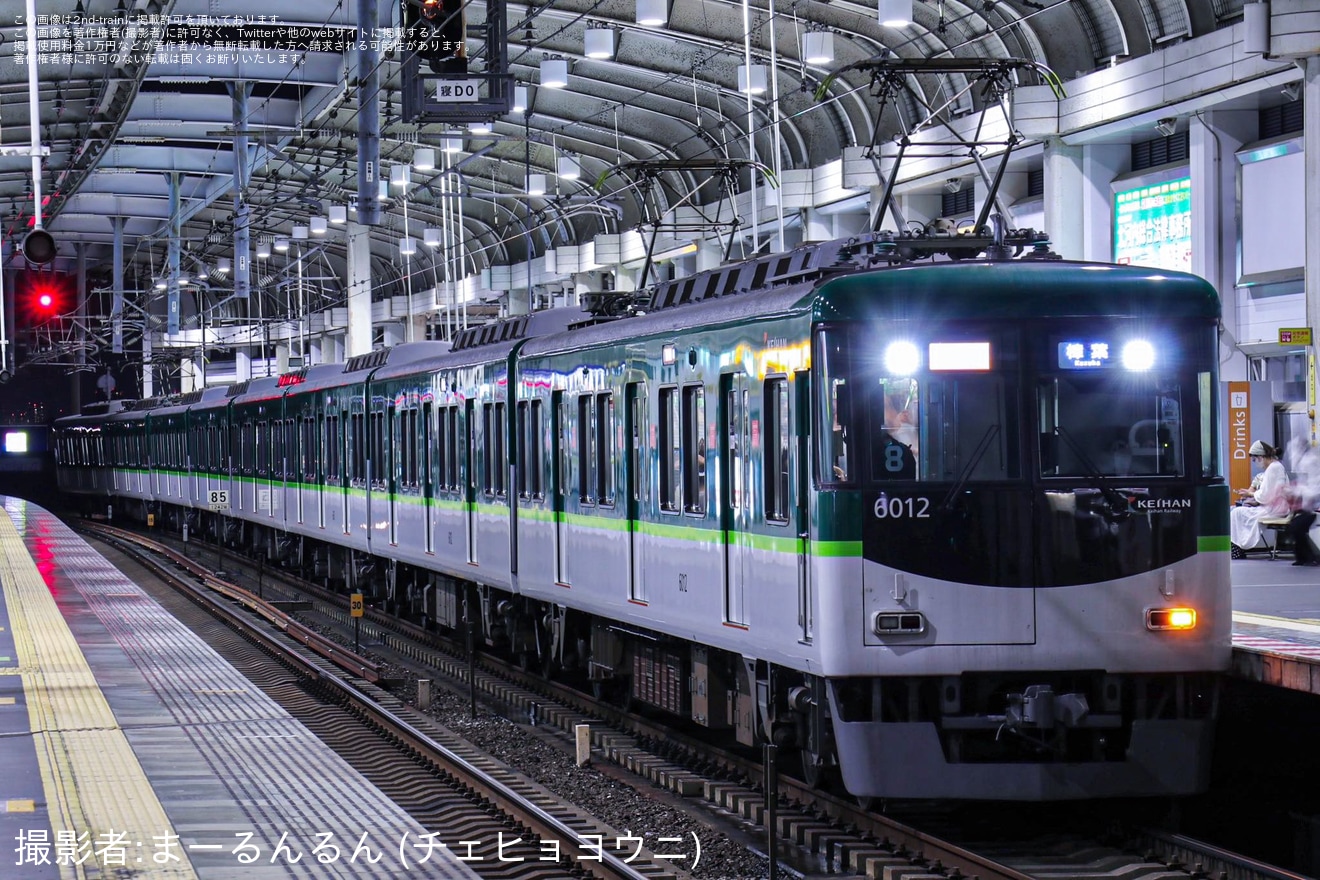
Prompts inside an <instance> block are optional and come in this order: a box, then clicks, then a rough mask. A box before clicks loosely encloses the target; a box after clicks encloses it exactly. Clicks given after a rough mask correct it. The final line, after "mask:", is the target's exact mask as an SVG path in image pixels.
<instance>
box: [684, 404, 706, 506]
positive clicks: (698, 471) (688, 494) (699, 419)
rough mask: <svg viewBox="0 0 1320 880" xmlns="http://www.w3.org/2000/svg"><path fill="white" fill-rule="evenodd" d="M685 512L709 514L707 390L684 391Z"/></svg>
mask: <svg viewBox="0 0 1320 880" xmlns="http://www.w3.org/2000/svg"><path fill="white" fill-rule="evenodd" d="M682 429H683V436H682V464H683V468H682V472H683V509H684V510H685V511H686V512H688V513H701V514H704V513H705V512H706V389H705V387H704V386H701V385H689V386H687V387H686V388H684V389H683V422H682Z"/></svg>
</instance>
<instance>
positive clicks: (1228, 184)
mask: <svg viewBox="0 0 1320 880" xmlns="http://www.w3.org/2000/svg"><path fill="white" fill-rule="evenodd" d="M1256 116H1257V114H1256V111H1255V110H1208V111H1204V112H1202V113H1198V114H1196V115H1195V116H1193V117H1191V118H1190V119H1189V120H1188V147H1189V150H1188V152H1189V156H1188V160H1189V166H1190V169H1191V175H1192V271H1193V272H1194V273H1196V274H1197V275H1200V276H1201V277H1202V278H1204V279H1206V280H1207V281H1209V282H1210V283H1211V284H1213V285H1214V286H1215V289H1216V290H1218V291H1219V296H1220V298H1221V299H1222V300H1223V304H1224V318H1223V320H1224V329H1225V331H1226V332H1225V333H1222V334H1220V337H1219V339H1220V352H1219V372H1220V378H1221V379H1246V378H1247V358H1246V355H1244V354H1242V352H1240V351H1238V349H1237V346H1236V345H1235V344H1234V343H1235V341H1236V340H1238V339H1239V338H1240V336H1239V335H1238V308H1237V301H1238V297H1239V296H1244V297H1246V296H1250V294H1249V292H1248V291H1247V290H1246V289H1239V288H1238V287H1237V276H1238V266H1237V228H1236V225H1235V224H1234V222H1233V218H1234V217H1236V216H1237V174H1238V165H1237V159H1236V157H1235V156H1234V153H1236V152H1237V150H1238V148H1239V147H1241V146H1242V145H1243V144H1244V143H1246V142H1248V141H1250V140H1254V139H1255V137H1256V128H1257V124H1256Z"/></svg>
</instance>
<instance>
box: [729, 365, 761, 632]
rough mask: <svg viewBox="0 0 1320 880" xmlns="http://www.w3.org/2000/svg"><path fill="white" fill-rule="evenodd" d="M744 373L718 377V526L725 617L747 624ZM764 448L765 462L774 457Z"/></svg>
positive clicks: (748, 445)
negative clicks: (722, 550)
mask: <svg viewBox="0 0 1320 880" xmlns="http://www.w3.org/2000/svg"><path fill="white" fill-rule="evenodd" d="M750 421H751V420H750V419H749V418H748V412H747V375H746V374H745V373H737V374H725V375H723V376H720V406H719V435H720V469H719V474H720V490H719V497H720V507H721V509H720V528H721V529H722V530H723V531H724V620H725V622H726V623H732V624H739V625H746V623H747V609H746V604H745V592H746V588H747V580H748V575H749V572H750V568H751V546H750V544H749V543H748V540H747V539H748V537H749V536H750V533H751V512H750V505H748V503H747V502H748V493H747V485H748V481H747V476H748V474H747V466H748V461H749V459H748V452H749V450H750V449H751V436H750ZM772 452H773V451H772V450H767V451H766V456H767V462H769V461H770V460H771V459H772V458H774V457H775V456H774V455H772ZM767 466H768V465H767Z"/></svg>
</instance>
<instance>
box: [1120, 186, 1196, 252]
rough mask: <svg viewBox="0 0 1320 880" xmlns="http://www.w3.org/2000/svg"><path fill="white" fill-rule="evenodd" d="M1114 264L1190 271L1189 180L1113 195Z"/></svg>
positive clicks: (1190, 224) (1190, 195)
mask: <svg viewBox="0 0 1320 880" xmlns="http://www.w3.org/2000/svg"><path fill="white" fill-rule="evenodd" d="M1114 262H1115V263H1124V264H1132V265H1134V266H1152V267H1154V268H1157V269H1175V270H1177V271H1179V272H1190V271H1191V270H1192V179H1191V178H1190V177H1180V178H1177V179H1175V180H1169V181H1165V182H1164V183H1154V184H1150V185H1148V186H1139V187H1137V188H1135V189H1129V190H1124V191H1122V192H1118V193H1114Z"/></svg>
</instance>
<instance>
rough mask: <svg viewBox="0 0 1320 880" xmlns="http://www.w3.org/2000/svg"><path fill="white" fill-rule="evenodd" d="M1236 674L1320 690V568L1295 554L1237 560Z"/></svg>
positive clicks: (1309, 690)
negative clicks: (1297, 561) (1297, 562)
mask: <svg viewBox="0 0 1320 880" xmlns="http://www.w3.org/2000/svg"><path fill="white" fill-rule="evenodd" d="M1231 565H1232V580H1233V674H1234V675H1235V676H1237V677H1238V678H1243V679H1246V680H1248V681H1256V682H1260V683H1263V684H1271V685H1276V686H1278V687H1283V688H1288V689H1290V690H1296V691H1303V692H1305V693H1310V694H1320V568H1316V567H1310V566H1296V565H1293V564H1292V558H1291V556H1286V557H1285V556H1280V557H1278V558H1277V559H1271V558H1270V557H1269V556H1249V557H1248V558H1246V559H1235V560H1233V562H1232V563H1231Z"/></svg>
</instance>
